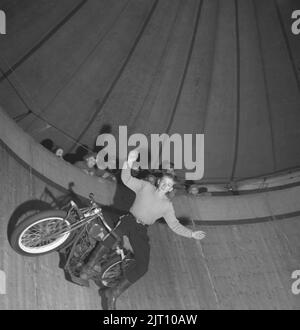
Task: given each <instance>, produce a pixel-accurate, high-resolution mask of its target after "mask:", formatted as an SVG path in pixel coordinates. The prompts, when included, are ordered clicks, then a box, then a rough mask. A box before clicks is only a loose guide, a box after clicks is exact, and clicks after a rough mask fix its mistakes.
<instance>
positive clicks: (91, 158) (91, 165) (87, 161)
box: [74, 153, 97, 176]
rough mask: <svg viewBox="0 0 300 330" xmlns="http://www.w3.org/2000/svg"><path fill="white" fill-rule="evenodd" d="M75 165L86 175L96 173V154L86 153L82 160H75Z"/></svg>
mask: <svg viewBox="0 0 300 330" xmlns="http://www.w3.org/2000/svg"><path fill="white" fill-rule="evenodd" d="M74 165H75V166H76V167H78V168H80V169H81V170H82V171H83V172H85V173H86V174H88V175H93V176H94V175H97V169H96V168H95V165H96V154H95V153H88V154H87V155H85V156H84V159H83V160H82V161H77V162H76V163H75V164H74Z"/></svg>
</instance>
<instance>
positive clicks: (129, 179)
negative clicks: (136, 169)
mask: <svg viewBox="0 0 300 330" xmlns="http://www.w3.org/2000/svg"><path fill="white" fill-rule="evenodd" d="M138 155H139V154H138V152H137V151H136V150H132V151H130V153H129V155H128V160H127V161H125V162H124V164H123V168H122V174H121V179H122V181H123V183H124V184H125V185H126V186H127V187H128V188H130V189H131V190H133V191H134V192H137V191H138V190H140V189H141V188H142V180H139V179H136V178H134V177H133V176H132V175H131V168H132V165H133V163H134V162H135V161H136V160H137V158H138Z"/></svg>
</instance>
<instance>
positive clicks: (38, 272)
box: [0, 147, 300, 310]
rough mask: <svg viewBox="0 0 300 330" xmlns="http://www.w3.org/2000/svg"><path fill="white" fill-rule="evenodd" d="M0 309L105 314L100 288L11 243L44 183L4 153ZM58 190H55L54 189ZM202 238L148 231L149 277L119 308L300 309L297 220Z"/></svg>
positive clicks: (217, 230)
mask: <svg viewBox="0 0 300 330" xmlns="http://www.w3.org/2000/svg"><path fill="white" fill-rule="evenodd" d="M0 159H1V166H0V189H1V191H0V194H1V198H0V209H1V212H0V270H2V271H4V272H5V273H6V277H7V279H6V294H1V295H0V309H101V304H100V298H99V296H98V294H97V287H96V286H95V285H94V284H92V285H91V287H90V288H82V287H79V286H76V285H73V284H71V283H69V282H67V281H66V280H65V279H64V275H63V272H62V270H61V269H60V268H58V255H57V254H56V253H52V254H50V255H46V256H41V257H35V258H27V257H22V256H20V255H18V254H16V253H15V252H14V251H13V250H12V249H11V247H10V246H9V243H8V241H7V224H8V220H9V218H10V216H11V215H12V213H13V211H14V210H15V209H16V208H17V207H18V206H19V205H20V204H21V203H22V202H24V201H27V200H30V199H34V198H39V197H40V195H41V193H42V191H43V189H44V187H45V185H46V184H45V183H44V182H43V181H41V180H40V179H39V178H37V177H35V176H34V175H33V174H32V173H31V172H30V171H29V170H28V169H26V168H24V167H23V166H22V165H21V164H20V163H19V162H18V161H17V160H16V159H15V158H14V157H12V156H11V155H10V154H9V153H8V152H7V150H5V149H4V148H3V147H1V148H0ZM51 189H52V190H53V191H55V190H54V189H53V188H51ZM201 229H203V230H205V231H206V232H207V238H206V239H205V240H204V241H201V242H197V241H195V240H189V239H185V238H182V237H179V236H177V235H176V234H174V233H173V232H172V231H171V230H169V228H168V227H166V225H164V224H155V225H153V226H152V227H151V228H150V229H149V233H150V238H151V245H152V251H151V263H150V269H149V272H148V273H147V274H146V275H145V276H144V277H143V278H142V279H141V280H140V281H138V282H137V283H136V284H135V285H134V286H132V287H131V288H130V289H129V290H128V291H127V292H126V293H124V295H123V296H121V297H120V299H119V301H118V307H119V309H134V310H135V309H147V310H153V309H163V310H172V309H180V310H184V309H197V310H198V309H300V296H295V295H293V294H292V292H291V286H292V282H293V280H292V279H291V274H292V272H293V271H294V270H296V269H300V240H299V235H300V219H299V218H293V219H288V220H281V221H272V222H266V223H260V224H248V225H240V226H236V225H233V226H209V227H203V228H201Z"/></svg>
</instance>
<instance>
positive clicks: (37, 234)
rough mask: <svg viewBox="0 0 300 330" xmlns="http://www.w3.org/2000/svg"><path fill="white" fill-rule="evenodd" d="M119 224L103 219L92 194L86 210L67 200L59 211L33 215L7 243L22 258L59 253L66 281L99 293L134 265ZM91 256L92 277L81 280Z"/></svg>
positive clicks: (90, 275)
mask: <svg viewBox="0 0 300 330" xmlns="http://www.w3.org/2000/svg"><path fill="white" fill-rule="evenodd" d="M121 221H122V216H121V217H120V218H119V219H118V222H117V224H116V225H114V223H113V222H112V221H111V220H110V219H108V218H106V219H105V217H104V215H103V211H102V208H101V207H100V206H99V205H98V204H97V203H96V202H95V200H94V195H93V194H92V193H91V194H90V195H89V205H88V206H86V207H79V206H78V203H76V202H74V200H70V201H69V202H68V205H67V204H66V205H64V207H63V208H62V209H50V210H45V211H40V212H35V213H34V214H33V215H30V216H29V217H27V218H26V219H24V220H23V221H22V222H20V223H18V224H17V225H16V226H15V227H14V228H13V230H12V233H11V235H10V237H9V242H10V245H11V247H12V248H13V249H14V251H15V252H17V253H18V254H21V255H24V256H30V257H32V256H40V255H44V254H48V253H50V252H53V251H58V252H59V254H60V257H61V262H60V267H61V268H62V269H63V270H64V272H65V276H66V279H67V280H69V281H71V282H73V283H75V284H78V285H81V286H89V280H93V281H94V282H95V283H96V284H97V285H98V286H99V287H100V289H101V288H105V287H114V286H115V285H116V284H117V283H118V282H119V281H120V280H121V279H122V277H123V276H124V275H123V274H124V271H125V269H126V268H127V267H129V265H130V264H131V263H133V262H134V255H133V251H132V248H131V246H130V243H129V240H128V238H127V237H126V236H124V235H122V233H121V232H120V231H119V230H118V226H119V224H120V223H121ZM91 256H93V262H92V269H91V274H89V277H88V278H85V279H84V278H82V276H81V275H82V270H83V267H84V266H85V265H86V264H87V262H90V259H91Z"/></svg>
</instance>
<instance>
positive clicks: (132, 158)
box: [127, 149, 139, 166]
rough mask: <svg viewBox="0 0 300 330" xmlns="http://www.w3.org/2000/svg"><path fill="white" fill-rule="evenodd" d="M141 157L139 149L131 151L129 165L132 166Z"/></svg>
mask: <svg viewBox="0 0 300 330" xmlns="http://www.w3.org/2000/svg"><path fill="white" fill-rule="evenodd" d="M138 157H139V152H138V151H137V149H134V150H131V151H130V153H129V155H128V160H127V161H128V164H129V165H130V166H132V164H133V163H134V162H135V161H136V160H137V159H138Z"/></svg>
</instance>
